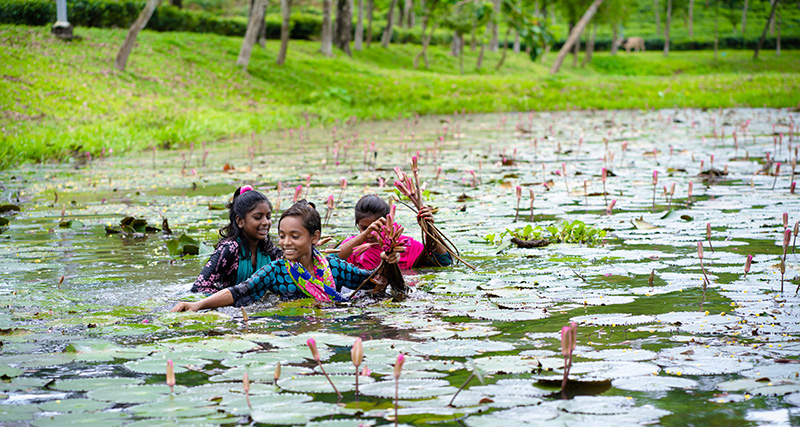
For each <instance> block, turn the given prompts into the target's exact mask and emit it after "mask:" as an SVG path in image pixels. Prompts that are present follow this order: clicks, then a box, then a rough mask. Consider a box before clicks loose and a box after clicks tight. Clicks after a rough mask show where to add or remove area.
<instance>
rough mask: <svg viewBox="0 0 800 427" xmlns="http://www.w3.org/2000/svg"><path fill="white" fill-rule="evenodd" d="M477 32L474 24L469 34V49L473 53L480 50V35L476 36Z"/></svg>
mask: <svg viewBox="0 0 800 427" xmlns="http://www.w3.org/2000/svg"><path fill="white" fill-rule="evenodd" d="M477 31H478V30H477V29H476V28H475V24H474V23H473V24H472V31H470V32H469V39H470V40H469V48H470V50H472V51H473V52H475V49H477V48H478V35H477V34H475V33H476V32H477Z"/></svg>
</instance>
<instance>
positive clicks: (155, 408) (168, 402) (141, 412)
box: [127, 396, 218, 418]
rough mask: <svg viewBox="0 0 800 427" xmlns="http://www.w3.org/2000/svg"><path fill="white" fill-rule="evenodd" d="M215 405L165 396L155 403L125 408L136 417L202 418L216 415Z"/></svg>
mask: <svg viewBox="0 0 800 427" xmlns="http://www.w3.org/2000/svg"><path fill="white" fill-rule="evenodd" d="M217 410H218V408H217V405H216V404H212V403H210V402H206V401H202V400H196V399H185V398H180V397H173V396H167V397H165V398H162V399H161V400H159V401H156V402H150V403H142V404H139V405H134V406H131V407H129V408H127V411H129V412H132V413H133V414H134V415H135V416H137V417H147V418H156V417H175V418H185V417H202V416H206V415H211V414H214V413H216V412H217Z"/></svg>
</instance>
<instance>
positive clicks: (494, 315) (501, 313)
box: [467, 309, 549, 322]
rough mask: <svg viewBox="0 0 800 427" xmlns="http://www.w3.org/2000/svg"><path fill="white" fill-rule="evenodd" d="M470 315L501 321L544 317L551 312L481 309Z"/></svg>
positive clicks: (469, 314) (468, 313) (469, 313)
mask: <svg viewBox="0 0 800 427" xmlns="http://www.w3.org/2000/svg"><path fill="white" fill-rule="evenodd" d="M467 315H468V316H469V317H472V318H475V319H481V320H496V321H501V322H516V321H526V320H537V319H544V318H546V317H548V316H549V314H548V313H547V312H546V311H544V310H502V309H497V310H479V311H470V312H467Z"/></svg>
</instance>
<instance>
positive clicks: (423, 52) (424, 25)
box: [414, 0, 438, 70]
mask: <svg viewBox="0 0 800 427" xmlns="http://www.w3.org/2000/svg"><path fill="white" fill-rule="evenodd" d="M437 2H438V0H433V3H432V4H431V9H430V10H434V8H435V7H436V3H437ZM421 6H422V5H421ZM422 13H424V15H422V32H421V33H420V34H422V50H420V52H419V53H418V54H417V56H416V57H414V69H415V70H416V69H417V68H418V67H419V59H420V58H422V59H423V60H425V69H427V68H428V45H429V44H430V42H431V37H432V36H433V32H434V31H436V25H437V24H436V23H435V22H434V24H433V26H432V27H431V30H430V33H427V34H426V30H427V28H428V20H429V17H430V12H428V11H426V10H425V8H424V7H423V8H422Z"/></svg>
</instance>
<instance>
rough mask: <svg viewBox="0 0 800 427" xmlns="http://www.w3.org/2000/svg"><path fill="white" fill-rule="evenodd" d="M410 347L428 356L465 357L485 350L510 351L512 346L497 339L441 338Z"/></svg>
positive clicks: (485, 351)
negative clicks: (440, 339)
mask: <svg viewBox="0 0 800 427" xmlns="http://www.w3.org/2000/svg"><path fill="white" fill-rule="evenodd" d="M412 349H413V350H414V351H415V352H417V353H420V354H425V355H428V356H443V357H467V356H474V355H476V354H480V353H487V352H497V351H510V350H513V349H514V346H513V345H511V344H508V343H504V342H498V341H474V340H442V341H430V342H426V343H423V344H417V345H415V346H413V347H412Z"/></svg>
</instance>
